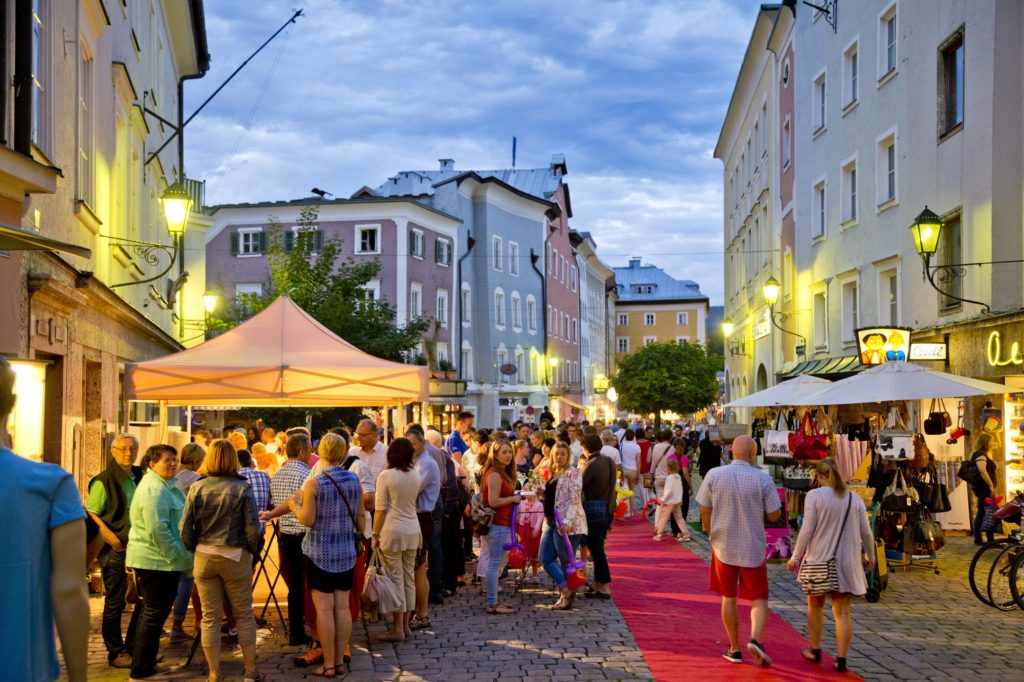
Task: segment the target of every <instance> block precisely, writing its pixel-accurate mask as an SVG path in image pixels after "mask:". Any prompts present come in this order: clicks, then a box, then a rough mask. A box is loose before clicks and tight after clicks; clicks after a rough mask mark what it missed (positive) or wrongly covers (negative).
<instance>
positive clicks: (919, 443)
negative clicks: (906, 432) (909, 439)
mask: <svg viewBox="0 0 1024 682" xmlns="http://www.w3.org/2000/svg"><path fill="white" fill-rule="evenodd" d="M931 455H932V453H931V451H930V450H928V443H926V442H925V440H924V436H922V435H921V434H920V433H915V434H914V459H913V460H911V462H910V466H912V467H914V468H915V469H927V468H928V463H929V462H930V461H931Z"/></svg>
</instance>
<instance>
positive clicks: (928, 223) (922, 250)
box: [910, 206, 942, 261]
mask: <svg viewBox="0 0 1024 682" xmlns="http://www.w3.org/2000/svg"><path fill="white" fill-rule="evenodd" d="M941 231H942V219H941V218H939V216H937V215H936V214H935V212H934V211H932V210H931V209H930V208H928V207H927V206H925V207H924V210H923V211H921V212H920V213H918V214H917V217H916V218H914V224H913V225H911V226H910V233H911V234H912V235H913V236H914V248H916V249H917V253H918V255H919V256H921V257H922V258H924V259H925V260H926V261H927V259H929V258H931V257H932V256H934V255H935V251H936V250H938V247H939V233H940V232H941Z"/></svg>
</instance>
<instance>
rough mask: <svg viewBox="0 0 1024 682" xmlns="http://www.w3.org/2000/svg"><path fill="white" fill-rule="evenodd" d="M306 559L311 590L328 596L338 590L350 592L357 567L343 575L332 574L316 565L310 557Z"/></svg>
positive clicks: (307, 580) (307, 576)
mask: <svg viewBox="0 0 1024 682" xmlns="http://www.w3.org/2000/svg"><path fill="white" fill-rule="evenodd" d="M305 559H306V583H307V584H308V585H309V589H311V590H316V591H317V592H324V593H326V594H331V593H333V592H334V591H336V590H340V591H342V592H348V591H349V590H351V589H352V580H353V578H354V577H355V567H352V568H350V569H348V570H347V571H342V572H341V573H331V572H330V571H325V570H323V569H322V568H320V567H319V566H317V565H316V564H314V563H313V560H312V559H310V558H309V557H305Z"/></svg>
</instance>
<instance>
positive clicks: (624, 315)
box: [619, 313, 629, 327]
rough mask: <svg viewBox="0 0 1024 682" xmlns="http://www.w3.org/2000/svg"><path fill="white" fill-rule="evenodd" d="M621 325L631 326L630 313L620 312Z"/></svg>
mask: <svg viewBox="0 0 1024 682" xmlns="http://www.w3.org/2000/svg"><path fill="white" fill-rule="evenodd" d="M619 326H620V327H628V326H629V313H619Z"/></svg>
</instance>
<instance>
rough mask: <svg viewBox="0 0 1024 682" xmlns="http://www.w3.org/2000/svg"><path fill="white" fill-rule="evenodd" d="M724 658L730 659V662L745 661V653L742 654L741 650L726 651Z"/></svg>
mask: <svg viewBox="0 0 1024 682" xmlns="http://www.w3.org/2000/svg"><path fill="white" fill-rule="evenodd" d="M722 658H724V659H725V660H727V661H729V662H730V663H742V662H743V654H741V653H740V652H739V651H726V652H725V653H724V654H722Z"/></svg>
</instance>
